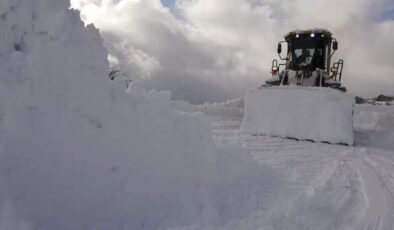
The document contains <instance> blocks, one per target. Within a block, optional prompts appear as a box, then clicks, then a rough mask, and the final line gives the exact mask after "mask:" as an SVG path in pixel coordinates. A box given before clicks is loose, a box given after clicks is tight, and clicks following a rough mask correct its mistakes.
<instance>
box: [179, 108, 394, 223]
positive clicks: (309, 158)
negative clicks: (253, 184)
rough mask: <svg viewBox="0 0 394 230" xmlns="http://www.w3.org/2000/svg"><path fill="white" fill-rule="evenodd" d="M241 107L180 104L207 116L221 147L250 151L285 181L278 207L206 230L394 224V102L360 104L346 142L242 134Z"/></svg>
mask: <svg viewBox="0 0 394 230" xmlns="http://www.w3.org/2000/svg"><path fill="white" fill-rule="evenodd" d="M242 106H243V105H242V101H233V102H229V103H226V104H220V105H204V106H194V107H193V106H191V105H190V106H185V105H178V108H180V109H181V110H183V111H200V112H202V113H204V114H206V115H207V116H208V117H209V120H210V123H211V126H212V129H213V134H214V140H215V142H216V144H217V145H218V146H219V147H224V148H232V149H234V148H240V149H242V150H243V151H240V152H242V153H244V152H250V153H251V155H252V156H253V158H254V159H255V160H256V161H257V162H258V163H259V164H260V165H262V166H264V167H268V168H271V169H272V170H273V172H274V173H275V174H276V175H277V176H279V178H280V180H281V182H280V186H278V187H277V188H275V189H273V190H271V192H272V193H274V194H271V197H272V199H273V201H272V202H271V204H273V205H272V206H270V207H268V208H267V207H266V206H264V205H261V208H257V209H256V210H252V211H251V213H252V214H251V215H249V216H248V217H247V218H243V219H237V220H235V219H233V220H231V221H229V222H228V223H227V224H225V225H224V226H207V227H206V229H303V230H305V229H325V230H328V229H363V230H392V229H394V218H393V217H394V146H393V141H394V134H393V133H394V129H393V126H394V107H383V106H379V107H378V106H356V107H355V116H354V117H355V120H354V128H355V134H356V140H355V142H356V145H355V146H354V147H348V146H341V145H331V144H325V143H312V142H305V141H296V140H289V139H280V138H272V137H267V136H250V135H245V134H242V133H240V131H239V128H240V125H241V120H242ZM254 195H255V196H258V194H254ZM265 195H266V194H265ZM187 229H188V228H187ZM196 229H197V228H196Z"/></svg>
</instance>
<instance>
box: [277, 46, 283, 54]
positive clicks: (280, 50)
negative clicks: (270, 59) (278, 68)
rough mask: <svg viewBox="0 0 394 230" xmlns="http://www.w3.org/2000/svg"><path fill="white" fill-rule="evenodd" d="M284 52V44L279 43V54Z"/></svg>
mask: <svg viewBox="0 0 394 230" xmlns="http://www.w3.org/2000/svg"><path fill="white" fill-rule="evenodd" d="M280 53H282V44H280V43H279V44H278V54H280Z"/></svg>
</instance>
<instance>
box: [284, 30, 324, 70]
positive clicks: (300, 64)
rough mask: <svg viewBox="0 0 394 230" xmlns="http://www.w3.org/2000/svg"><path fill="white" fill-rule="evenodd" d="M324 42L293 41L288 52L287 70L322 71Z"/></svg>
mask: <svg viewBox="0 0 394 230" xmlns="http://www.w3.org/2000/svg"><path fill="white" fill-rule="evenodd" d="M324 48H325V45H324V40H321V39H318V38H303V39H294V40H292V43H291V49H290V52H289V68H290V69H293V70H310V71H314V70H315V69H316V68H320V69H324V55H325V49H324Z"/></svg>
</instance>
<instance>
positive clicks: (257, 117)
mask: <svg viewBox="0 0 394 230" xmlns="http://www.w3.org/2000/svg"><path fill="white" fill-rule="evenodd" d="M353 104H354V98H353V97H351V96H349V95H347V94H344V93H342V92H339V91H338V90H334V89H329V88H313V87H297V86H279V87H266V88H261V89H254V90H250V91H249V92H248V93H247V94H246V96H245V108H244V117H243V121H242V127H241V129H242V131H243V132H246V133H249V134H253V135H261V134H262V135H269V136H278V137H288V138H297V139H301V140H313V141H316V142H318V141H326V142H330V143H344V144H348V145H353V139H354V137H353V122H352V120H353V118H352V116H353V112H352V111H353Z"/></svg>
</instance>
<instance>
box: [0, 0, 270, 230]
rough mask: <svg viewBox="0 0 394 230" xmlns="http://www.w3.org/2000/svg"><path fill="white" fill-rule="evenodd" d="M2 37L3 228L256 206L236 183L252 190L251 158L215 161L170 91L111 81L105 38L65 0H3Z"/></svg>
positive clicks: (175, 220)
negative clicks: (234, 200) (233, 202)
mask: <svg viewBox="0 0 394 230" xmlns="http://www.w3.org/2000/svg"><path fill="white" fill-rule="evenodd" d="M0 32H1V34H2V36H1V37H0V62H1V65H0V76H1V78H0V170H1V171H0V227H1V228H4V229H40V230H42V229H48V230H52V229H58V230H62V229H74V230H78V229H84V230H86V229H96V230H97V229H157V228H166V227H169V226H183V225H187V224H191V223H196V222H199V223H201V224H204V223H220V222H221V221H222V218H224V217H221V216H225V217H227V218H230V217H232V216H242V215H246V214H247V212H245V209H246V207H249V206H253V205H254V204H253V203H251V202H248V194H247V193H242V188H241V187H242V185H240V184H239V183H238V182H240V181H242V184H243V185H245V186H249V187H250V186H252V187H253V186H260V185H256V183H254V182H253V180H254V179H255V178H259V180H260V181H264V180H262V178H264V177H263V176H262V175H261V174H260V173H261V171H260V170H259V169H257V168H256V167H255V166H254V163H253V162H252V161H251V160H249V158H242V159H241V160H240V157H239V156H235V154H233V155H234V156H233V157H230V156H231V154H230V156H227V155H226V158H225V159H223V158H224V157H223V151H224V150H219V149H217V148H216V147H215V145H214V142H213V139H212V135H211V130H210V127H209V125H208V124H207V122H206V120H205V118H204V117H203V116H201V115H197V114H194V115H190V114H186V113H180V112H178V111H177V110H175V109H174V108H172V107H171V104H172V103H171V101H170V98H171V94H170V93H168V92H155V91H149V92H147V91H146V90H144V89H143V88H141V87H139V86H138V84H132V85H131V86H129V87H128V89H127V91H128V94H127V93H126V92H125V90H126V87H125V84H124V82H122V81H117V82H115V83H114V84H109V82H108V80H107V79H106V78H107V76H106V75H107V72H108V68H109V66H108V61H107V52H106V50H105V49H104V47H103V45H102V39H101V38H100V36H99V33H98V31H97V30H96V29H95V28H94V26H93V25H88V26H87V27H85V26H84V24H83V22H82V21H81V20H80V16H79V12H78V11H75V10H70V9H69V3H68V1H66V0H64V1H61V0H57V1H55V0H34V1H31V0H18V1H15V0H0ZM262 194H263V193H262ZM233 196H237V198H239V199H242V200H244V201H245V202H242V203H239V204H236V205H234V206H232V208H229V209H226V210H224V211H223V210H221V209H223V206H225V204H228V203H229V202H228V201H229V200H231V199H232V197H233Z"/></svg>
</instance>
